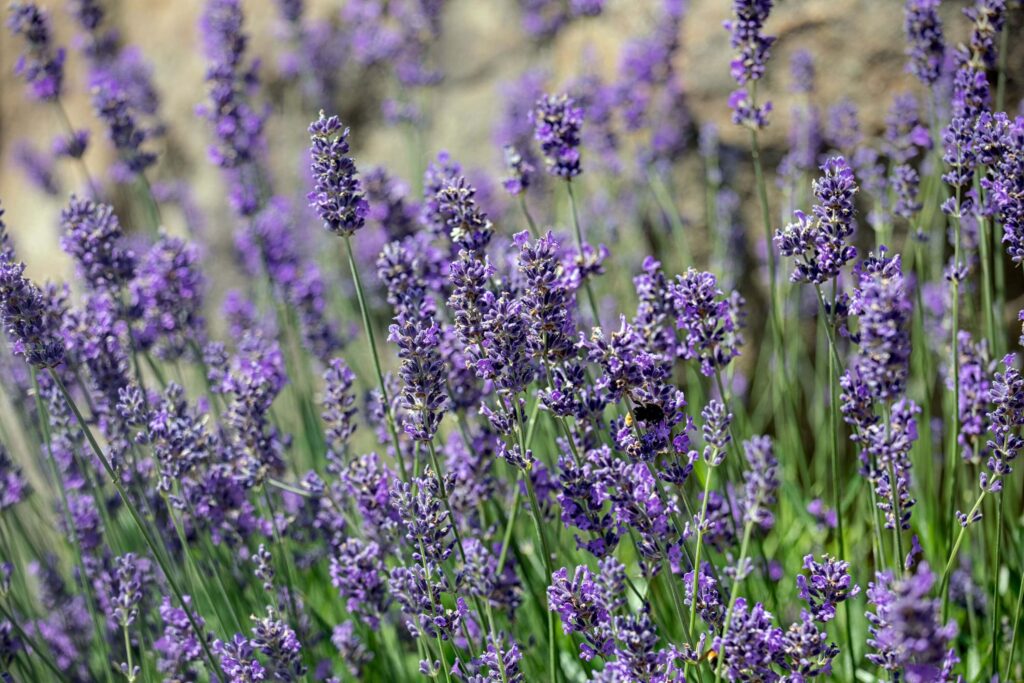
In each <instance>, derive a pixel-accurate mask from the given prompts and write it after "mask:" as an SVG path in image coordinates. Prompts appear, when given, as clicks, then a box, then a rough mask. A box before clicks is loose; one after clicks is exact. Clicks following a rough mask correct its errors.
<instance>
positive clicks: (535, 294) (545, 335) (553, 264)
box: [513, 231, 576, 363]
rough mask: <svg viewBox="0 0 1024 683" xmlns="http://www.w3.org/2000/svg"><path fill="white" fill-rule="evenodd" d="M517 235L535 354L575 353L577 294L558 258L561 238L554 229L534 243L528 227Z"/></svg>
mask: <svg viewBox="0 0 1024 683" xmlns="http://www.w3.org/2000/svg"><path fill="white" fill-rule="evenodd" d="M513 239H514V240H515V245H516V246H517V247H519V262H518V266H519V273H520V274H521V275H522V278H523V280H524V281H525V283H524V287H523V291H522V300H523V303H524V304H525V307H526V316H527V320H528V321H529V323H530V325H529V327H528V328H527V333H528V335H529V340H530V351H531V353H532V355H533V356H534V357H538V358H546V359H549V360H550V361H552V362H553V363H554V362H557V361H559V360H560V359H563V358H567V357H569V356H573V355H575V352H576V343H575V341H574V340H573V337H574V335H575V329H576V324H575V322H574V320H573V317H572V309H571V306H572V304H573V303H574V295H573V292H572V290H571V289H570V287H569V284H568V282H567V281H566V276H565V270H564V268H563V267H562V264H561V262H560V261H559V258H558V253H559V245H558V242H557V241H556V240H555V237H554V235H552V234H551V233H550V232H548V233H547V234H546V235H544V236H542V237H541V238H539V239H538V240H537V241H536V242H534V243H532V244H531V243H530V238H529V235H528V233H526V232H525V231H524V232H520V233H517V234H516V235H515V237H514V238H513Z"/></svg>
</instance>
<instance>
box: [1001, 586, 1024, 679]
mask: <svg viewBox="0 0 1024 683" xmlns="http://www.w3.org/2000/svg"><path fill="white" fill-rule="evenodd" d="M1022 605H1024V575H1022V576H1021V580H1020V587H1019V588H1017V609H1016V610H1014V615H1013V635H1011V636H1010V657H1009V659H1008V660H1007V662H1006V676H1004V677H1003V680H1005V681H1009V680H1010V674H1011V673H1012V672H1013V661H1014V660H1013V655H1014V653H1015V652H1016V651H1017V632H1018V631H1019V630H1020V623H1021V606H1022Z"/></svg>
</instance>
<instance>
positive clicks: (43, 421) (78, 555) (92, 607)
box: [29, 367, 113, 682]
mask: <svg viewBox="0 0 1024 683" xmlns="http://www.w3.org/2000/svg"><path fill="white" fill-rule="evenodd" d="M29 372H30V374H31V377H32V388H33V389H34V391H35V401H36V414H37V415H38V419H39V425H40V428H41V429H42V432H43V441H45V442H46V454H47V458H46V462H47V465H48V466H49V469H50V476H51V477H53V483H54V486H56V487H57V491H58V492H59V494H60V504H61V509H62V511H63V515H64V524H65V526H66V527H67V530H68V536H70V538H71V544H72V548H73V549H74V551H75V559H76V561H77V564H78V567H79V571H80V572H81V575H82V590H83V592H84V593H85V604H86V607H88V609H89V617H90V618H91V619H92V623H93V624H94V626H95V628H96V630H95V633H93V636H94V638H95V640H96V641H97V642H98V643H99V648H100V651H101V652H102V653H103V655H104V659H105V660H106V661H110V650H109V646H108V644H107V640H106V638H104V637H103V636H102V635H101V634H102V633H103V632H104V629H105V625H104V623H103V622H102V621H101V620H100V617H99V614H98V612H97V610H96V600H95V598H94V596H93V591H92V588H91V586H90V583H89V581H88V580H86V578H85V577H86V576H87V573H86V571H85V560H84V559H83V557H82V544H81V542H80V541H79V540H78V533H77V531H76V529H75V525H74V524H72V522H71V513H70V510H71V508H70V507H68V494H67V490H66V489H65V485H64V479H63V478H62V477H61V475H60V472H58V471H57V464H56V462H55V461H54V459H53V444H52V441H51V438H50V422H49V416H48V415H47V413H46V410H45V408H44V407H43V397H42V395H41V393H40V390H39V376H38V374H37V373H36V369H35V368H34V367H30V368H29ZM101 626H103V628H101ZM103 671H104V674H105V678H106V679H107V681H108V682H109V681H112V680H113V678H112V677H111V674H110V670H109V667H103Z"/></svg>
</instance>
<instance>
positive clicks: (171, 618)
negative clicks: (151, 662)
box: [153, 595, 204, 683]
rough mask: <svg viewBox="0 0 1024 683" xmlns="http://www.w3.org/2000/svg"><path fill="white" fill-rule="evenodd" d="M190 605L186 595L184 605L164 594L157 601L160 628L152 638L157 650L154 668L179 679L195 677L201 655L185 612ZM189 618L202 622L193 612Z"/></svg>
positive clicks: (200, 648) (196, 678) (185, 680)
mask: <svg viewBox="0 0 1024 683" xmlns="http://www.w3.org/2000/svg"><path fill="white" fill-rule="evenodd" d="M191 608H192V600H191V598H190V597H189V596H187V595H186V596H185V605H184V608H182V607H175V606H173V605H172V604H171V599H170V598H169V597H166V596H165V597H164V599H163V602H161V603H160V620H161V621H162V622H163V631H162V633H161V635H160V637H159V638H157V639H156V641H154V642H153V649H155V650H156V651H157V654H158V657H157V663H156V667H157V670H158V671H160V672H161V673H163V674H166V675H167V676H169V677H171V678H173V679H175V680H179V681H181V682H182V683H187V682H188V681H195V680H198V676H199V674H198V672H197V671H196V668H195V667H196V664H198V663H199V661H200V660H201V659H202V656H203V650H202V645H201V644H200V642H199V639H198V638H197V637H196V634H195V631H194V630H193V629H192V625H191V623H190V622H189V615H188V614H187V613H186V612H185V609H191ZM192 618H193V619H194V620H195V622H196V624H197V625H198V626H199V628H202V627H203V626H204V624H203V618H202V617H201V616H199V615H198V614H193V615H192Z"/></svg>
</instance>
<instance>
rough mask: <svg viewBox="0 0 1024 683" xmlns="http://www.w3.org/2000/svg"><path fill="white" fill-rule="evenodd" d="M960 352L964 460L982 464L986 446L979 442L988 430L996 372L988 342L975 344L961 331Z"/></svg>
mask: <svg viewBox="0 0 1024 683" xmlns="http://www.w3.org/2000/svg"><path fill="white" fill-rule="evenodd" d="M957 347H958V349H957V352H958V353H959V354H960V376H959V378H958V379H957V382H958V383H959V385H960V393H959V396H960V405H959V415H960V434H959V436H958V437H957V442H958V443H959V444H960V446H961V448H962V449H963V450H962V456H963V458H964V460H966V461H968V462H972V463H974V464H978V463H980V462H981V459H982V454H983V450H984V449H983V445H982V443H981V441H980V439H981V436H982V434H984V433H985V430H986V427H987V425H986V422H985V415H986V413H987V412H988V410H989V407H990V405H991V389H992V383H991V381H990V377H989V376H990V374H991V372H992V370H993V368H992V367H991V366H992V363H991V362H990V361H989V357H988V342H987V340H985V339H982V340H979V341H977V342H975V341H974V340H973V339H972V338H971V333H970V332H968V331H967V330H960V333H959V335H958V338H957Z"/></svg>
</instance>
